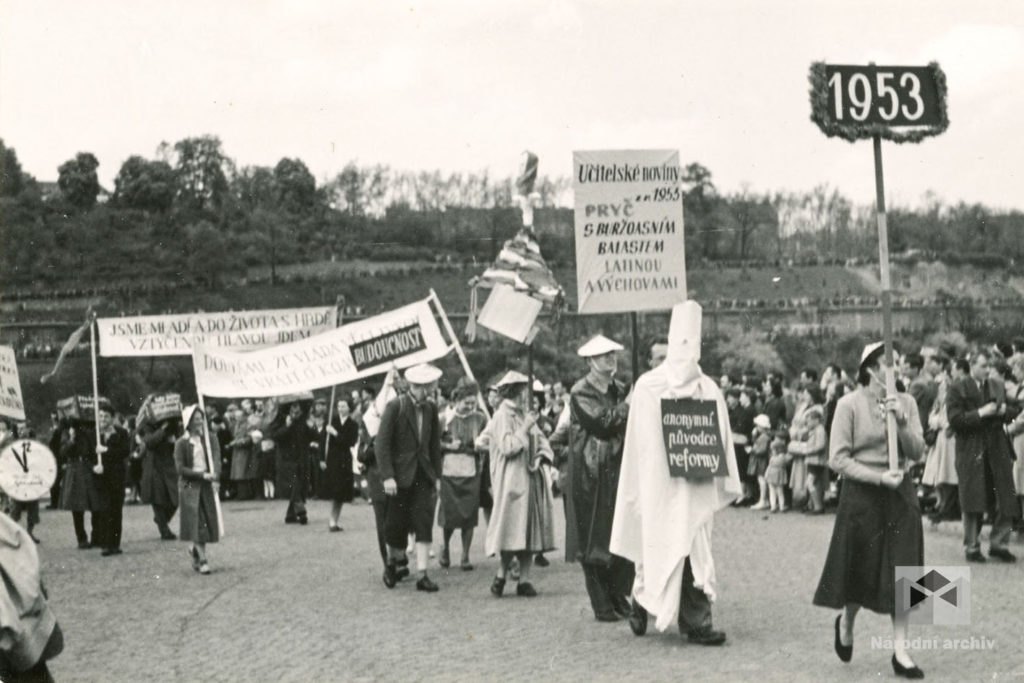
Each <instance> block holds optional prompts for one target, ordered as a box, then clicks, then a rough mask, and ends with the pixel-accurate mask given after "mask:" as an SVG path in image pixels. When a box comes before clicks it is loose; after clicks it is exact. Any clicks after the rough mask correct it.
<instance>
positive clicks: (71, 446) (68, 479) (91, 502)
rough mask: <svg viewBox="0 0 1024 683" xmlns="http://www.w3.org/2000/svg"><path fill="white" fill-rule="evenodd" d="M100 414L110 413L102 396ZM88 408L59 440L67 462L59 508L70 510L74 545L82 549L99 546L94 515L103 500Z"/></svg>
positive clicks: (94, 433) (100, 536) (100, 537)
mask: <svg viewBox="0 0 1024 683" xmlns="http://www.w3.org/2000/svg"><path fill="white" fill-rule="evenodd" d="M99 403H100V409H99V410H100V414H103V412H104V411H109V412H112V409H111V408H110V405H109V404H108V403H107V401H106V399H100V401H99ZM86 415H87V416H88V417H89V418H91V417H92V415H93V413H92V411H91V410H89V411H82V412H81V417H79V418H75V419H72V421H71V428H70V429H69V430H68V438H67V441H66V442H64V443H62V445H61V449H62V451H63V453H62V457H63V458H64V459H65V460H66V461H67V469H66V470H65V473H64V482H63V484H62V485H61V492H60V493H61V500H60V507H61V509H62V510H70V511H71V518H72V520H73V522H74V525H75V537H76V538H77V539H78V548H79V549H80V550H85V549H88V548H92V547H93V546H94V545H100V541H101V539H102V532H100V534H99V537H97V531H98V529H97V521H98V519H97V515H102V514H103V510H104V509H105V505H106V501H105V499H104V496H103V494H102V492H101V490H100V478H99V473H98V472H96V471H94V470H93V468H94V467H96V465H97V462H96V425H95V424H93V423H92V421H91V419H86V417H85V416H86ZM86 512H90V513H92V518H91V519H90V527H91V532H92V533H91V538H90V534H86V531H85V513H86Z"/></svg>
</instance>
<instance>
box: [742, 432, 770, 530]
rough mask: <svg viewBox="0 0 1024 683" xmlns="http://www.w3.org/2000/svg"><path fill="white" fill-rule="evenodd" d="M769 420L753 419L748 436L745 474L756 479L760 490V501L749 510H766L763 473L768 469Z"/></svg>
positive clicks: (766, 488) (765, 485) (766, 489)
mask: <svg viewBox="0 0 1024 683" xmlns="http://www.w3.org/2000/svg"><path fill="white" fill-rule="evenodd" d="M771 427H772V423H771V419H769V417H768V416H767V415H764V414H761V415H758V416H757V417H755V418H754V431H753V432H752V433H751V435H750V441H751V444H752V445H751V447H750V463H749V464H748V465H747V474H748V475H750V476H751V477H757V485H758V487H759V488H760V490H761V499H760V500H759V501H758V502H757V505H753V506H751V508H750V509H751V510H767V509H768V507H769V505H768V484H767V481H766V480H765V472H766V471H767V469H768V456H769V450H770V444H771V436H770V432H771Z"/></svg>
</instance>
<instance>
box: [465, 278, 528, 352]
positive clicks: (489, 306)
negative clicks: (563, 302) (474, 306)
mask: <svg viewBox="0 0 1024 683" xmlns="http://www.w3.org/2000/svg"><path fill="white" fill-rule="evenodd" d="M543 307H544V304H543V302H541V301H538V300H537V299H534V298H533V297H532V296H527V295H526V294H520V293H519V292H517V291H516V290H514V289H513V288H511V287H509V286H508V285H495V287H494V289H492V290H491V295H490V296H489V297H487V303H485V304H484V307H483V309H481V311H480V315H479V317H478V318H477V322H478V323H479V324H480V325H482V326H483V327H486V328H487V329H489V330H492V331H494V332H497V333H498V334H501V335H504V336H506V337H508V338H509V339H514V340H515V341H517V342H519V343H520V344H530V343H531V342H533V338H534V337H535V336H537V325H536V323H537V318H538V317H539V316H540V312H541V309H542V308H543Z"/></svg>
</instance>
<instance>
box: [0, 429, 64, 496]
mask: <svg viewBox="0 0 1024 683" xmlns="http://www.w3.org/2000/svg"><path fill="white" fill-rule="evenodd" d="M56 479H57V459H56V458H54V457H53V453H52V452H51V451H50V449H49V448H47V447H46V446H45V445H44V444H42V443H40V442H38V441H33V440H31V439H18V440H17V441H12V442H11V443H10V444H8V445H7V447H6V448H4V449H3V451H0V488H2V489H3V490H4V492H5V493H7V495H8V496H10V497H11V498H13V499H14V500H17V501H21V502H23V503H24V502H30V501H33V500H39V499H40V498H42V497H43V496H44V495H46V493H47V492H48V491H49V490H50V487H51V486H53V482H54V481H56Z"/></svg>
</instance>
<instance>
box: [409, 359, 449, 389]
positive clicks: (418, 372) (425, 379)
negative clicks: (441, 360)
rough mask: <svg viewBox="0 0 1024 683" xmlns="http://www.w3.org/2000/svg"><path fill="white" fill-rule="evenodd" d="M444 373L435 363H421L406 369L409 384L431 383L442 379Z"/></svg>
mask: <svg viewBox="0 0 1024 683" xmlns="http://www.w3.org/2000/svg"><path fill="white" fill-rule="evenodd" d="M442 374H443V373H442V372H441V370H440V369H438V368H436V367H434V366H433V365H430V364H429V363H420V364H419V365H414V366H412V367H411V368H409V369H408V370H406V371H405V381H406V382H408V383H409V384H430V383H431V382H436V381H437V380H439V379H441V375H442Z"/></svg>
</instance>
